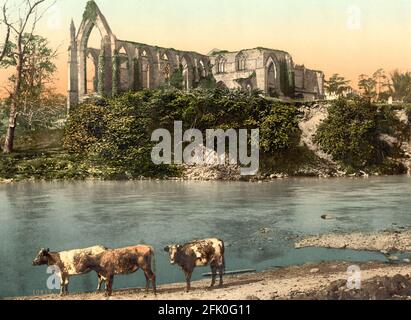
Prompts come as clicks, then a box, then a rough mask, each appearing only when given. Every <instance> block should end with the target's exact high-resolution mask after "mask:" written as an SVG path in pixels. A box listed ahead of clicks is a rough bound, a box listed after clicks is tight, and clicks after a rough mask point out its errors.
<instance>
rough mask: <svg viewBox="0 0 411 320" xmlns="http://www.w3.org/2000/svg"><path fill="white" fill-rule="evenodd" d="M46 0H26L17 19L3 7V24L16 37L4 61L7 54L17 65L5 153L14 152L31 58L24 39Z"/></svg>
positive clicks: (36, 21) (31, 30) (40, 13)
mask: <svg viewBox="0 0 411 320" xmlns="http://www.w3.org/2000/svg"><path fill="white" fill-rule="evenodd" d="M46 1H47V0H36V1H33V0H25V1H24V4H23V5H21V6H20V7H21V8H19V14H18V17H17V18H15V19H11V18H10V17H9V16H8V11H7V7H6V5H4V7H3V21H2V24H4V25H5V26H6V29H8V30H10V35H9V37H10V38H11V37H12V36H13V37H14V48H9V42H10V41H8V42H7V43H6V44H4V46H6V47H7V49H6V53H5V56H4V57H3V60H2V63H3V61H4V59H6V56H7V58H8V59H10V58H11V59H14V61H15V65H14V66H13V67H15V82H14V86H13V89H12V92H11V104H10V113H9V121H8V125H7V132H6V139H5V142H4V148H3V151H4V153H11V152H13V144H14V135H15V130H16V123H17V115H18V109H19V105H20V103H21V92H22V87H23V74H24V64H25V61H26V59H29V57H30V56H29V53H28V51H29V50H28V49H29V48H28V47H27V44H28V42H27V41H26V42H25V41H24V39H25V38H26V39H31V37H32V36H33V33H34V30H35V28H36V25H37V23H38V22H39V20H40V19H41V17H42V16H43V14H44V12H45V11H44V12H39V11H38V9H39V8H40V6H41V5H42V4H43V3H44V2H46ZM46 10H47V9H46ZM26 34H27V35H26ZM4 46H3V49H4ZM3 51H4V50H3Z"/></svg>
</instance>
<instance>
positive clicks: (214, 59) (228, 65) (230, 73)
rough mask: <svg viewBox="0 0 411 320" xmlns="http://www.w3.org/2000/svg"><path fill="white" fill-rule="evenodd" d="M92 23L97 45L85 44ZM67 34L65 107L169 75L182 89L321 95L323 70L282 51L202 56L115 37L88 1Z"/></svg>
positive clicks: (164, 80)
mask: <svg viewBox="0 0 411 320" xmlns="http://www.w3.org/2000/svg"><path fill="white" fill-rule="evenodd" d="M95 27H96V28H98V30H99V31H100V34H101V36H102V39H101V46H100V48H90V47H88V42H89V38H90V34H91V32H92V30H93V28H95ZM70 35H71V44H70V47H69V61H68V64H69V65H68V72H69V82H68V107H69V108H71V107H73V106H75V105H76V104H78V103H81V102H82V101H83V100H84V99H85V98H86V97H89V96H91V95H106V96H111V95H116V94H117V93H120V92H123V91H129V90H141V89H154V88H159V87H163V86H167V85H170V83H172V81H173V80H174V81H175V79H177V81H179V83H178V86H181V89H187V90H190V89H192V88H196V87H198V86H201V85H202V83H204V82H210V81H212V82H213V83H215V84H216V85H217V86H223V87H227V88H229V89H244V90H253V89H259V90H261V91H263V92H264V93H265V94H266V95H268V96H272V97H278V98H286V97H293V98H300V99H306V100H316V99H321V98H323V96H324V74H323V73H322V72H321V71H315V70H309V69H307V68H305V66H303V65H302V66H299V65H294V62H293V59H292V57H291V55H290V54H289V53H287V52H285V51H280V50H272V49H267V48H261V47H259V48H254V49H246V50H241V51H237V52H228V51H224V50H213V51H211V52H210V53H209V54H208V55H204V54H200V53H196V52H191V51H179V50H175V49H171V48H161V47H157V46H152V45H147V44H143V43H138V42H132V41H123V40H118V39H117V38H116V36H115V35H114V33H113V32H112V30H111V28H110V26H109V24H108V22H107V20H106V18H105V17H104V15H103V14H102V13H101V11H100V9H99V8H98V6H97V4H96V3H95V2H94V1H89V2H88V3H87V6H86V10H85V12H84V14H83V20H82V22H81V25H80V27H79V29H78V31H77V30H76V28H75V26H74V22H72V23H71V28H70ZM90 61H91V63H92V64H93V66H94V70H95V71H94V74H93V75H91V76H90V75H89V74H88V73H87V63H90ZM90 77H91V78H92V79H89V78H90Z"/></svg>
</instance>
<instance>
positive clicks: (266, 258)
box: [0, 177, 411, 297]
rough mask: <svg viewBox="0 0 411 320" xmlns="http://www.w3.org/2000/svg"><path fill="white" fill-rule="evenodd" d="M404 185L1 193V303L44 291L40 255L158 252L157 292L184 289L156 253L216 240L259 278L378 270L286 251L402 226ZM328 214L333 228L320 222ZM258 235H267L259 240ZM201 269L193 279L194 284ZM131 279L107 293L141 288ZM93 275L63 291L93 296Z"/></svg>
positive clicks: (179, 185) (146, 186)
mask: <svg viewBox="0 0 411 320" xmlns="http://www.w3.org/2000/svg"><path fill="white" fill-rule="evenodd" d="M410 195H411V178H408V177H384V178H373V179H366V180H350V179H335V180H316V179H296V180H284V181H277V182H273V183H264V184H248V183H221V182H218V183H217V182H77V183H57V182H56V183H19V184H12V185H0V257H1V263H0V297H1V296H17V295H30V294H33V290H46V289H47V288H46V280H47V278H48V277H49V275H48V274H47V273H46V267H44V266H43V267H32V266H31V261H32V260H33V258H34V256H35V255H36V253H37V252H38V250H39V249H40V248H42V247H49V248H50V249H51V250H52V251H61V250H66V249H72V248H82V247H88V246H92V245H96V244H103V245H105V246H108V247H122V246H127V245H134V244H139V243H146V244H150V245H153V246H154V247H155V248H156V250H157V276H158V281H159V283H171V282H180V281H183V275H182V272H181V271H180V270H179V269H178V268H177V267H173V266H170V265H169V264H168V261H167V256H166V254H165V253H164V252H163V251H162V248H163V247H164V246H165V245H167V244H170V243H175V242H177V243H179V242H184V241H187V240H192V239H197V238H207V237H211V236H216V237H220V238H222V239H224V240H225V241H226V243H227V246H228V247H227V250H226V251H227V253H226V256H227V258H226V260H227V269H228V270H234V269H247V268H252V269H257V270H264V269H267V268H271V267H276V266H286V265H290V264H300V263H305V262H315V261H326V260H334V259H346V260H352V261H367V260H382V261H384V257H383V256H381V255H379V254H374V253H361V252H353V251H344V250H326V249H303V250H295V249H293V243H294V239H295V237H296V236H301V235H307V234H318V233H328V232H333V231H347V232H351V231H377V230H381V229H385V228H390V227H392V226H393V224H395V225H398V226H408V225H411V212H410V211H411V197H410ZM324 213H332V214H334V215H335V216H336V217H337V219H336V220H332V221H324V220H321V219H320V216H321V215H322V214H324ZM261 228H269V229H271V230H272V231H271V232H269V233H268V234H262V233H261V232H260V229H261ZM208 271H209V270H208V269H204V268H202V269H198V270H197V271H196V274H195V278H196V279H199V278H201V274H202V273H203V272H208ZM144 283H145V280H144V276H143V274H142V273H141V271H139V272H138V273H136V274H134V275H131V276H119V277H116V279H115V287H116V288H119V287H120V288H124V287H136V286H143V285H144ZM96 284H97V280H96V276H95V274H91V273H90V274H88V275H85V276H81V277H74V278H72V280H71V284H70V290H71V292H75V291H92V290H94V288H95V286H96Z"/></svg>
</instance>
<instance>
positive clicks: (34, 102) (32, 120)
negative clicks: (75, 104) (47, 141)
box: [1, 33, 64, 129]
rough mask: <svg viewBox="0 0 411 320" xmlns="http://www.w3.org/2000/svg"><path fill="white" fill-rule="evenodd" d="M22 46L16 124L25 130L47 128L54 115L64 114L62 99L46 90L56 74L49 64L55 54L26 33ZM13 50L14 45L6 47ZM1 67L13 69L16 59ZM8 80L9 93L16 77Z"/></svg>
mask: <svg viewBox="0 0 411 320" xmlns="http://www.w3.org/2000/svg"><path fill="white" fill-rule="evenodd" d="M22 43H23V45H24V46H25V48H26V54H27V58H25V59H24V62H23V67H22V76H21V90H20V105H19V119H20V121H19V124H21V123H22V124H23V125H25V127H26V128H27V129H33V128H34V127H39V126H43V127H44V126H48V124H49V123H50V121H52V120H55V119H56V116H57V115H61V114H62V113H64V111H63V110H62V109H63V108H64V99H63V98H62V97H61V96H59V95H56V94H55V93H54V91H53V89H52V88H50V87H49V85H50V83H51V82H52V80H53V76H54V73H55V71H56V66H55V64H54V62H53V60H54V59H55V58H56V56H57V54H56V51H53V50H52V49H50V48H49V44H48V41H47V39H45V38H43V37H41V36H37V35H30V34H27V33H26V34H24V35H23V41H22ZM15 47H16V45H15V44H14V43H11V44H10V48H11V49H12V50H15ZM1 64H2V65H3V66H5V67H13V66H15V65H16V64H17V61H16V57H15V56H10V57H7V58H6V59H4V60H3V62H2V63H1ZM9 80H10V87H11V90H10V92H12V91H13V87H14V84H15V83H16V75H13V76H11V77H10V78H9Z"/></svg>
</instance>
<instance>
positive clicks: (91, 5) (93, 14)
mask: <svg viewBox="0 0 411 320" xmlns="http://www.w3.org/2000/svg"><path fill="white" fill-rule="evenodd" d="M97 10H98V7H97V4H96V3H95V2H94V1H93V0H91V1H89V2H87V5H86V10H85V11H84V13H83V20H89V21H91V22H95V21H96V19H97Z"/></svg>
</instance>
